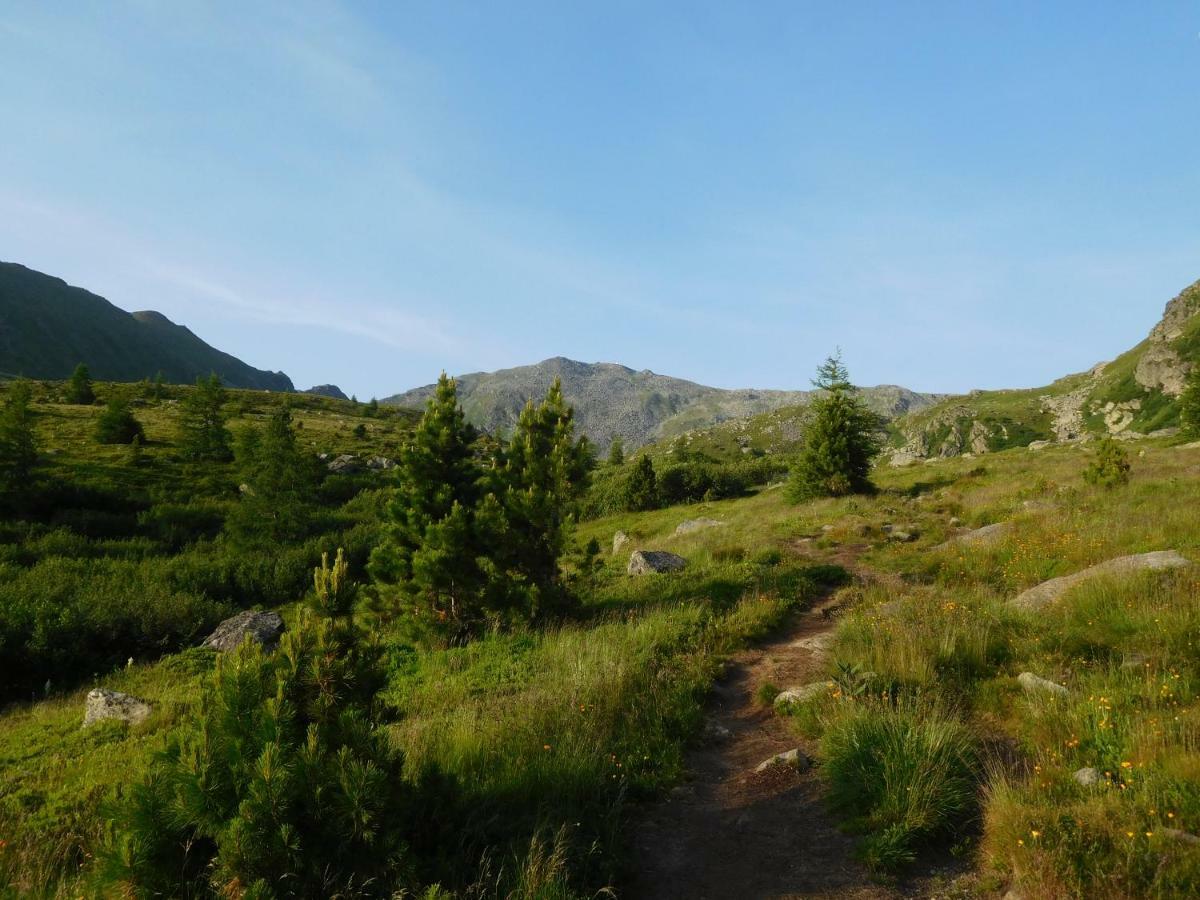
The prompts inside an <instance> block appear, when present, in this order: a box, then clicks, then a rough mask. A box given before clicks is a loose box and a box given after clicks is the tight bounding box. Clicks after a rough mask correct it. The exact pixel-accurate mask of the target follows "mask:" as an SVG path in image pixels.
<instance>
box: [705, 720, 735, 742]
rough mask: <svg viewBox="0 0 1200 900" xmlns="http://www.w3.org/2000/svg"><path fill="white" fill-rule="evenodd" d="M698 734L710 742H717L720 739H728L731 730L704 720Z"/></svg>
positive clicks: (731, 734) (731, 733)
mask: <svg viewBox="0 0 1200 900" xmlns="http://www.w3.org/2000/svg"><path fill="white" fill-rule="evenodd" d="M700 736H701V737H702V738H703V739H704V740H705V741H707V742H709V743H711V744H719V743H720V742H721V741H727V740H729V739H730V738H731V737H732V736H733V732H732V731H730V730H729V729H728V728H726V727H725V726H724V725H718V724H717V723H716V722H705V723H704V728H703V729H702V730H701V732H700Z"/></svg>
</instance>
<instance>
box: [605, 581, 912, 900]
mask: <svg viewBox="0 0 1200 900" xmlns="http://www.w3.org/2000/svg"><path fill="white" fill-rule="evenodd" d="M837 561H838V562H842V563H843V564H846V563H849V564H848V565H846V568H847V569H850V570H851V571H853V572H855V574H856V577H859V578H862V577H867V578H869V577H871V576H870V575H867V574H866V573H862V572H859V571H858V570H857V567H856V566H855V565H854V564H853V561H852V560H849V559H844V560H837ZM835 605H836V601H835V600H833V599H831V597H829V596H827V597H826V598H825V599H824V600H822V601H820V602H819V603H818V605H816V606H814V607H810V608H809V609H808V610H807V611H805V612H802V613H800V614H798V615H797V617H796V618H795V619H794V620H793V621H792V623H791V624H790V625H789V626H787V627H785V628H784V629H783V631H782V632H781V633H779V634H778V635H776V636H774V637H773V638H771V639H769V640H767V641H766V642H764V643H761V644H759V645H758V646H756V647H753V648H750V649H747V650H744V651H742V652H741V653H739V654H737V655H736V656H734V657H733V659H732V660H731V661H730V665H729V666H728V667H727V669H726V672H725V675H724V676H723V677H722V678H721V679H720V680H719V681H718V682H717V683H716V684H715V685H714V687H713V690H712V694H711V696H710V699H709V704H708V709H707V712H706V718H705V726H704V727H705V734H706V735H707V736H708V739H706V740H704V741H703V742H702V743H701V744H700V745H699V746H697V747H695V748H694V749H692V750H691V751H690V752H689V754H688V757H687V770H688V780H687V781H686V782H685V783H684V784H683V785H681V786H679V787H676V788H675V789H674V790H673V791H672V792H671V795H670V797H669V799H668V800H666V801H664V802H662V803H659V804H656V805H653V806H650V807H647V808H646V809H645V810H643V812H642V815H641V817H640V819H639V820H637V822H636V825H635V830H634V854H635V863H634V868H635V874H634V877H633V878H632V880H631V881H630V882H629V883H628V884H627V885H626V886H625V890H623V891H622V892H621V894H622V896H623V897H627V898H629V900H735V898H736V900H768V898H770V900H782V898H837V900H883V898H887V900H895V898H900V897H905V896H914V895H913V894H910V893H909V892H907V891H898V890H892V889H889V888H887V887H884V886H881V885H879V884H876V883H875V882H873V881H872V880H871V879H870V877H869V875H868V873H867V871H866V869H865V868H864V867H863V866H862V864H861V863H859V862H858V861H857V860H856V859H855V857H854V847H855V840H854V838H853V837H850V836H848V835H846V834H844V833H842V832H841V831H839V830H838V828H837V827H836V822H835V821H834V819H833V817H832V816H831V815H830V814H829V812H828V811H827V809H826V806H825V802H824V797H823V789H822V785H821V782H820V777H819V775H818V774H817V773H816V772H815V771H814V770H813V769H809V770H808V771H806V772H800V771H797V770H796V769H795V768H793V767H792V766H786V765H777V766H772V767H771V768H770V769H768V770H766V771H765V772H762V773H755V771H754V769H755V767H756V766H757V765H758V764H759V763H761V762H763V761H764V760H766V759H768V758H770V757H771V756H773V755H775V754H777V753H782V752H784V751H787V750H791V749H793V748H795V747H799V748H800V750H801V752H803V753H807V754H808V755H809V756H810V757H811V756H815V753H816V747H815V746H813V743H812V742H809V741H807V740H806V739H804V738H802V737H799V736H797V735H796V734H795V733H793V732H791V731H790V730H789V728H788V726H787V724H786V722H785V721H784V720H782V719H780V718H779V717H778V716H776V715H775V713H774V712H773V711H772V710H771V709H770V708H766V707H763V706H762V705H761V704H759V703H758V701H757V700H756V698H755V696H754V694H755V691H756V690H757V689H758V687H759V685H761V684H763V683H764V682H768V681H769V682H771V683H772V684H775V685H776V686H778V687H779V688H781V689H786V688H788V687H793V686H795V685H801V684H806V683H808V682H812V681H817V680H819V679H820V678H822V677H823V676H824V674H825V670H824V669H823V664H824V659H823V657H822V653H821V650H820V645H821V643H822V641H821V640H820V639H821V638H822V637H823V636H827V635H831V634H832V631H833V629H834V628H835V627H836V620H835V619H834V618H833V616H831V615H829V613H830V612H831V610H832V608H833V607H834V606H835ZM813 639H816V640H815V641H814V640H813ZM814 644H815V645H816V648H815V649H814V646H813V645H814ZM726 730H727V731H728V735H727V736H726V735H725V731H726Z"/></svg>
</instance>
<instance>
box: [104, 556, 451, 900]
mask: <svg viewBox="0 0 1200 900" xmlns="http://www.w3.org/2000/svg"><path fill="white" fill-rule="evenodd" d="M314 580H315V586H316V593H317V599H316V600H315V601H314V603H313V604H312V608H311V609H305V610H301V613H300V616H299V620H298V623H297V625H296V627H294V628H293V629H291V630H289V631H288V633H287V634H286V635H284V637H283V640H282V642H281V644H280V647H279V649H278V651H276V652H273V653H269V652H264V651H263V650H262V649H261V648H260V647H259V646H258V645H256V644H254V643H253V642H252V641H247V643H246V644H244V645H243V646H242V647H241V649H239V650H237V651H235V652H233V653H232V654H229V655H227V656H226V657H224V658H222V659H220V660H219V661H218V663H217V668H216V670H215V672H214V673H213V675H212V676H211V677H210V679H209V681H208V684H207V686H206V689H205V692H204V694H203V699H202V702H201V706H200V710H199V714H198V716H197V717H196V720H195V721H194V723H191V724H189V725H188V726H186V727H185V729H184V731H183V732H182V734H181V735H180V736H179V737H177V738H176V739H175V740H174V741H173V742H172V743H171V744H170V745H169V746H168V748H167V749H166V750H165V751H163V752H161V753H160V754H159V755H158V757H157V758H156V759H155V761H154V763H153V765H152V766H151V768H150V770H149V773H148V774H147V775H146V776H145V778H144V779H143V780H142V781H141V782H140V783H138V784H136V785H134V786H133V787H132V788H131V789H129V790H127V791H126V792H125V794H124V797H123V799H122V800H121V802H120V803H119V806H118V809H117V815H116V817H115V822H114V826H115V828H114V831H115V834H114V837H113V840H112V842H111V845H110V846H109V848H108V852H107V853H106V854H105V857H104V860H103V870H102V871H103V875H104V877H105V878H106V880H107V885H106V887H108V888H110V889H111V890H113V891H114V895H118V894H119V895H120V896H237V897H244V898H251V897H253V898H256V900H265V898H274V897H279V898H284V897H287V898H308V897H332V896H356V897H371V896H379V897H386V896H390V895H391V893H392V891H396V890H400V891H403V890H404V889H412V888H415V887H417V885H416V884H414V881H415V878H414V869H415V863H416V862H417V861H416V860H415V859H414V858H413V854H412V852H411V849H410V848H411V846H412V843H413V842H414V841H421V840H423V837H422V835H421V834H420V833H419V829H422V828H426V827H428V824H427V823H426V822H425V821H422V820H423V819H425V818H426V817H427V816H428V814H429V812H428V810H423V809H420V808H419V807H418V805H417V804H418V803H420V802H421V801H420V800H418V797H417V792H418V790H420V789H419V788H414V787H413V786H412V785H410V784H409V782H407V781H406V779H405V778H404V777H403V772H402V765H403V763H402V757H401V754H400V752H399V751H398V750H396V749H395V748H394V747H393V746H392V743H391V739H390V737H389V736H388V734H387V731H386V729H384V728H381V727H379V725H380V724H381V722H382V721H383V710H384V706H383V704H382V703H381V702H380V701H379V700H378V699H377V697H378V692H379V690H380V688H381V687H382V686H383V685H384V684H385V683H386V674H385V671H384V668H383V665H382V656H381V651H380V647H379V645H378V644H377V643H375V642H373V641H371V640H369V639H368V638H367V637H365V636H364V635H363V634H362V633H360V632H359V631H358V630H357V629H356V628H355V627H354V625H353V624H352V622H351V621H350V619H349V616H348V613H349V611H350V607H351V603H352V601H353V586H352V585H350V584H349V583H348V580H347V572H346V564H345V560H344V558H343V556H342V555H341V553H340V552H339V555H338V559H337V561H336V562H335V563H334V566H333V567H332V568H330V566H329V565H328V558H327V557H326V558H323V559H322V564H321V568H319V569H318V570H317V571H316V574H315V579H314Z"/></svg>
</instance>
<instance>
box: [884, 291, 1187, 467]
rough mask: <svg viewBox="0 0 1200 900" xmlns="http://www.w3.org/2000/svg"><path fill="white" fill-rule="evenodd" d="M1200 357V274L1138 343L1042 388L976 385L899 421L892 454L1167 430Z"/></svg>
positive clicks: (927, 454)
mask: <svg viewBox="0 0 1200 900" xmlns="http://www.w3.org/2000/svg"><path fill="white" fill-rule="evenodd" d="M1198 364H1200V281H1198V282H1196V283H1195V284H1193V285H1191V286H1190V287H1188V288H1186V289H1185V290H1184V291H1183V292H1181V293H1180V294H1179V296H1177V297H1175V299H1173V300H1171V301H1170V302H1169V303H1168V304H1167V307H1166V311H1165V312H1164V313H1163V317H1162V320H1161V321H1160V322H1159V323H1158V324H1157V325H1155V326H1154V329H1153V330H1152V331H1151V332H1150V335H1149V336H1148V337H1147V338H1146V339H1145V340H1144V341H1142V342H1141V343H1140V344H1138V345H1137V346H1136V347H1134V348H1132V349H1131V350H1129V351H1127V352H1126V353H1124V354H1122V355H1121V356H1119V357H1117V358H1116V359H1115V360H1113V361H1111V362H1107V363H1099V364H1098V365H1096V366H1094V367H1093V368H1092V369H1090V370H1089V371H1087V372H1083V373H1080V374H1077V375H1068V376H1067V377H1065V378H1061V379H1059V380H1058V381H1056V382H1054V384H1051V385H1049V386H1047V387H1044V388H1035V389H1032V390H1010V391H973V392H972V393H971V394H969V395H967V396H965V397H955V398H952V399H950V400H947V401H945V402H943V403H940V404H938V405H936V406H933V407H932V408H929V409H925V410H921V411H918V412H915V413H913V414H910V415H907V416H905V417H903V418H901V419H900V420H898V421H897V422H896V428H895V432H894V435H893V442H892V443H893V446H892V448H891V451H890V455H891V461H892V463H893V464H895V465H904V464H907V463H911V462H914V461H917V460H922V459H930V458H939V457H951V456H964V455H967V454H974V455H979V454H983V453H989V452H994V451H997V450H1005V449H1008V448H1010V447H1032V448H1034V449H1037V448H1039V447H1041V446H1044V445H1045V444H1046V443H1067V442H1076V441H1086V440H1089V439H1091V438H1094V437H1098V436H1103V435H1106V434H1107V435H1113V436H1114V437H1117V438H1119V439H1123V440H1130V439H1136V438H1139V437H1144V436H1147V435H1168V434H1171V433H1172V432H1173V430H1174V429H1176V428H1177V427H1178V425H1179V395H1180V394H1181V393H1183V388H1184V383H1185V382H1186V380H1187V377H1188V374H1189V373H1190V372H1191V369H1192V367H1193V366H1195V365H1198Z"/></svg>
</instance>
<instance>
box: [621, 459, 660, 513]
mask: <svg viewBox="0 0 1200 900" xmlns="http://www.w3.org/2000/svg"><path fill="white" fill-rule="evenodd" d="M659 502H660V501H659V495H658V476H657V475H656V474H655V472H654V463H653V462H651V461H650V457H648V456H644V455H643V456H640V457H638V461H637V462H636V463H634V466H633V471H632V472H630V473H629V478H628V480H627V481H626V482H625V509H627V510H629V511H630V512H645V511H646V510H648V509H658V507H659Z"/></svg>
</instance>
